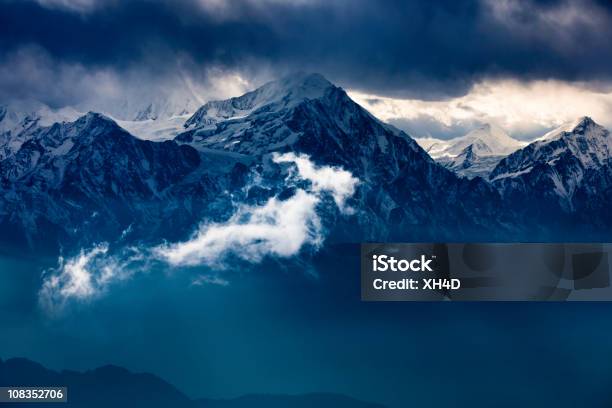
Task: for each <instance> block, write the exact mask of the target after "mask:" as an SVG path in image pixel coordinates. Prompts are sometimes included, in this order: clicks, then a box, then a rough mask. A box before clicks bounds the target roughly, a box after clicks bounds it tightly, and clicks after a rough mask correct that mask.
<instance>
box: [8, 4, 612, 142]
mask: <svg viewBox="0 0 612 408" xmlns="http://www.w3.org/2000/svg"><path fill="white" fill-rule="evenodd" d="M0 5H1V7H2V13H0V100H3V101H11V100H13V99H36V100H40V101H42V102H45V103H47V104H49V105H51V106H54V107H58V106H64V105H75V106H93V107H99V106H102V107H104V106H109V105H110V106H116V105H117V104H116V101H117V100H119V99H126V100H137V101H144V100H153V99H155V98H160V97H161V98H164V99H168V100H172V101H179V102H177V103H180V100H181V99H182V98H187V99H189V100H190V102H189V103H190V105H189V106H193V105H194V104H195V105H197V104H199V103H201V102H202V101H205V100H207V99H210V98H225V97H229V96H235V95H238V94H240V93H241V92H244V91H245V90H249V89H251V88H253V87H255V86H257V85H260V84H262V83H263V82H265V81H267V80H270V79H274V78H277V77H279V76H281V75H284V74H286V73H290V72H293V71H297V70H304V71H316V72H320V73H322V74H324V75H325V76H326V77H328V78H329V79H330V80H331V81H333V82H334V83H336V84H338V85H340V86H342V87H343V88H345V89H347V90H348V91H349V92H350V94H351V96H353V97H354V98H355V99H356V100H358V101H359V102H360V103H361V104H363V105H364V106H366V107H367V108H368V109H370V110H371V111H372V112H373V113H375V114H376V115H378V116H379V117H381V118H382V119H384V120H386V121H389V122H391V123H394V124H396V125H397V126H399V127H402V128H404V129H407V130H409V131H410V132H411V133H412V134H413V135H416V136H427V135H432V136H438V137H452V136H456V135H459V134H461V133H462V132H464V131H465V130H466V129H470V128H471V127H473V126H475V125H476V124H478V123H481V122H495V123H497V124H499V125H500V126H502V127H503V128H505V129H507V130H508V131H510V132H511V133H512V134H513V135H515V136H517V137H521V138H529V137H533V136H535V135H538V134H539V133H541V132H542V131H544V130H546V129H550V128H551V127H554V126H557V125H559V124H561V123H563V122H565V121H568V120H572V119H574V118H575V117H577V116H581V115H590V116H592V117H594V119H595V120H597V121H599V122H601V123H603V124H605V125H607V126H611V125H612V115H610V114H609V113H610V112H611V111H612V78H611V77H612V70H611V69H610V67H611V66H612V47H610V46H609V38H611V34H612V5H611V4H610V3H609V2H606V1H595V0H565V1H554V0H543V1H534V0H525V1H518V0H466V1H461V2H458V1H436V2H430V1H414V0H413V1H410V0H408V1H393V0H387V1H382V2H373V1H366V0H350V1H349V0H338V1H333V2H331V1H322V0H259V1H255V0H227V1H222V0H174V1H169V0H157V1H156V0H124V1H118V0H0Z"/></svg>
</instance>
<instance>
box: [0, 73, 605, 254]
mask: <svg viewBox="0 0 612 408" xmlns="http://www.w3.org/2000/svg"><path fill="white" fill-rule="evenodd" d="M11 112H13V111H10V110H9V109H8V108H6V107H5V108H3V110H0V132H2V133H0V242H2V244H3V245H6V246H9V247H19V248H21V247H23V248H30V249H31V248H38V249H48V250H50V251H57V250H58V248H60V247H66V246H70V245H86V244H89V245H91V243H92V242H97V241H100V240H107V241H109V240H110V241H113V240H117V237H121V239H125V240H132V241H141V240H148V241H160V240H174V239H181V238H185V237H187V236H189V235H190V234H192V233H193V230H194V227H195V226H196V225H198V224H200V223H202V222H216V221H224V220H227V219H228V218H230V217H231V216H232V215H233V214H234V213H235V211H236V208H238V207H239V206H240V205H251V206H252V205H261V204H262V203H264V202H265V201H266V200H268V199H269V198H271V197H283V196H285V197H287V196H291V194H292V192H291V189H289V190H288V186H287V185H286V184H285V179H286V177H287V174H288V173H287V172H288V171H289V170H288V169H286V168H285V167H284V166H281V165H279V164H278V163H275V162H274V161H273V160H272V157H273V155H274V154H275V153H276V154H279V153H288V152H293V153H296V154H304V155H308V157H309V158H310V160H311V161H312V162H313V163H315V164H316V165H319V166H332V167H335V168H342V169H344V170H346V171H349V172H351V174H352V175H353V176H354V177H356V178H357V179H358V180H359V183H358V185H357V189H356V191H355V193H354V194H353V196H352V197H351V198H350V199H349V202H348V205H349V206H350V207H351V208H352V209H353V210H354V211H352V213H351V214H343V213H342V212H341V211H339V209H338V208H335V207H334V206H333V205H325V203H324V204H323V205H322V206H321V208H319V214H320V216H321V220H322V222H323V224H324V228H325V230H326V232H327V239H328V240H331V241H334V242H346V241H350V242H359V241H376V240H379V241H384V240H404V241H445V240H446V241H457V240H460V241H474V240H480V241H499V240H510V241H520V240H533V239H542V240H551V239H552V240H555V239H563V238H564V239H569V240H582V241H589V240H593V239H605V238H607V237H609V231H610V228H609V227H610V226H612V218H611V217H610V215H608V213H609V211H608V208H610V207H609V204H610V198H611V197H612V192H611V191H612V190H611V187H610V186H611V185H612V184H611V181H612V171H611V169H610V138H609V133H608V131H607V130H605V129H604V128H602V127H601V126H599V125H597V124H596V123H594V122H593V121H592V120H591V119H589V118H586V117H585V118H581V119H580V120H578V121H577V122H576V123H574V124H572V125H569V126H565V127H564V128H563V129H562V130H559V131H558V132H552V133H551V134H549V135H546V137H543V138H541V139H539V140H537V141H535V142H533V143H530V144H528V145H525V143H523V142H519V141H517V140H514V139H512V138H511V137H509V136H508V135H507V134H505V133H504V132H503V131H502V130H501V129H499V128H497V127H495V126H492V125H485V126H482V127H480V128H478V129H475V130H474V131H472V132H470V133H468V134H467V135H465V136H463V137H461V138H457V139H455V140H453V141H452V142H440V141H434V142H431V140H430V142H431V143H429V144H428V143H425V142H423V140H419V143H417V141H415V139H413V138H412V137H411V136H410V135H408V134H406V133H405V132H403V131H401V130H399V129H397V128H395V127H393V126H390V125H388V124H385V123H383V122H381V121H380V120H378V119H377V118H375V117H374V116H373V115H372V114H371V113H369V112H368V111H367V110H365V109H364V108H362V107H361V106H359V105H358V104H356V103H355V102H354V101H353V100H351V98H350V97H349V96H348V95H347V94H346V92H345V91H344V90H343V89H342V88H339V87H337V86H335V85H333V84H332V83H330V82H329V81H328V80H327V79H325V78H324V77H323V76H321V75H319V74H304V73H300V74H295V75H292V76H289V77H286V78H283V79H280V80H278V81H273V82H270V83H268V84H265V85H263V86H262V87H260V88H258V89H256V90H254V91H252V92H248V93H246V94H244V95H242V96H239V97H235V98H231V99H228V100H223V101H210V102H207V103H205V104H204V105H202V106H201V107H200V108H199V109H197V110H196V112H195V113H194V114H193V115H191V116H190V117H187V116H186V115H185V117H184V118H185V121H184V123H183V125H182V127H181V130H178V129H179V128H173V129H175V130H173V132H174V133H171V134H170V135H169V136H167V137H159V138H161V139H163V138H172V136H174V135H175V134H176V136H175V137H174V138H173V139H172V140H164V141H151V140H142V138H138V137H135V136H134V135H132V134H131V133H130V132H129V131H128V130H126V129H125V128H124V127H122V126H121V124H122V122H121V121H119V122H117V121H116V120H113V119H112V118H111V117H108V116H105V115H102V114H99V113H94V112H90V113H87V114H84V115H82V116H80V117H75V116H78V114H76V112H75V111H74V110H68V109H64V110H63V111H61V112H47V113H46V114H45V115H38V117H37V116H36V114H34V115H32V114H28V113H25V112H13V113H11ZM175 119H176V118H175ZM151 121H152V119H150V118H146V120H144V121H141V123H142V128H143V129H144V128H146V126H147V125H146V124H147V123H150V122H151ZM177 121H178V120H177ZM126 127H129V126H126ZM160 129H161V130H160ZM157 130H159V131H160V132H161V133H164V130H163V126H162V127H161V128H157ZM157 136H160V135H159V134H158V135H157ZM162 136H163V135H162ZM421 146H425V147H426V149H424V148H423V147H421ZM126 231H127V232H129V234H127V233H126Z"/></svg>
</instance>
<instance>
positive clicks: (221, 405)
mask: <svg viewBox="0 0 612 408" xmlns="http://www.w3.org/2000/svg"><path fill="white" fill-rule="evenodd" d="M196 402H197V404H198V405H197V406H198V408H247V407H248V408H264V407H265V408H287V407H291V408H311V407H313V408H314V407H318V408H325V407H334V408H384V406H383V405H380V404H374V403H370V402H364V401H359V400H356V399H353V398H350V397H346V396H344V395H339V394H330V393H314V394H303V395H267V394H252V395H245V396H243V397H239V398H234V399H228V400H211V399H201V400H197V401H196Z"/></svg>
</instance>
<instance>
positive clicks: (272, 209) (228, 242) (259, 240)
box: [153, 153, 358, 267]
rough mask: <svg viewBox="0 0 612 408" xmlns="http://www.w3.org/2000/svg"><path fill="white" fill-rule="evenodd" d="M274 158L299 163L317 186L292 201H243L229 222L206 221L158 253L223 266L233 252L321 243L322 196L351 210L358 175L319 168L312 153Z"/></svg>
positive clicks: (288, 250) (285, 250) (258, 254)
mask: <svg viewBox="0 0 612 408" xmlns="http://www.w3.org/2000/svg"><path fill="white" fill-rule="evenodd" d="M273 161H274V162H275V163H295V165H296V168H297V174H298V176H299V177H300V178H301V179H304V180H308V181H310V182H311V187H310V188H308V189H301V188H298V189H296V192H295V194H294V195H293V196H292V197H290V198H288V199H286V200H279V199H278V198H277V197H272V198H270V199H269V200H268V201H267V202H266V203H265V204H264V205H262V206H246V205H243V206H241V207H239V209H238V211H237V212H236V214H234V216H232V217H231V218H230V219H229V220H228V221H226V222H224V223H213V224H204V225H202V226H201V227H200V228H199V230H198V231H197V232H196V233H195V235H194V236H193V237H192V238H191V239H189V240H188V241H185V242H179V243H174V244H165V245H161V246H159V247H157V248H155V249H154V251H153V252H154V254H156V255H157V256H158V257H159V258H160V259H162V260H164V261H166V262H168V263H169V264H171V265H200V264H206V265H209V266H213V267H219V266H221V265H222V261H223V259H224V258H225V257H226V256H227V255H229V254H232V255H234V256H236V257H238V258H241V259H244V260H246V261H249V262H259V261H261V260H262V258H264V257H265V256H267V255H272V256H278V257H290V256H293V255H296V254H297V253H298V252H299V251H300V249H301V248H302V247H303V246H304V245H311V246H313V247H318V246H319V245H320V244H321V242H322V241H323V236H322V228H321V221H320V218H319V216H318V214H317V212H316V207H317V205H318V204H319V203H320V202H321V199H322V196H323V195H324V194H330V195H331V196H332V197H333V199H334V201H335V203H336V205H338V207H339V208H340V210H342V211H345V212H347V211H348V209H346V208H345V201H346V199H347V198H348V197H350V196H351V195H352V194H353V193H354V191H355V186H356V185H357V182H358V180H357V179H356V178H354V177H353V176H352V174H351V173H350V172H348V171H345V170H342V169H340V168H336V167H331V166H321V167H317V166H315V165H314V164H313V163H312V162H311V161H310V159H309V158H308V156H306V155H296V154H294V153H286V154H283V155H278V154H276V155H275V156H274V157H273ZM287 181H289V180H287Z"/></svg>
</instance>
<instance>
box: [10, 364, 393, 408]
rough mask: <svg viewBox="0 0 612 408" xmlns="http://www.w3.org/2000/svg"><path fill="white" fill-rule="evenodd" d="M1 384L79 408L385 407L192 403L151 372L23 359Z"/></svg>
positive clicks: (315, 399)
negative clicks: (52, 366) (63, 394)
mask: <svg viewBox="0 0 612 408" xmlns="http://www.w3.org/2000/svg"><path fill="white" fill-rule="evenodd" d="M0 386H2V387H5V386H10V387H19V386H23V387H25V386H28V387H32V386H34V387H43V386H47V387H67V389H68V392H67V396H68V402H67V403H64V404H57V405H58V406H59V405H61V406H66V407H74V408H79V407H83V408H96V407H104V408H107V407H111V406H114V407H132V408H139V407H143V408H145V407H146V408H156V407H160V408H161V407H164V408H167V407H173V408H264V407H265V408H275V407H278V408H281V407H295V408H326V407H329V408H332V407H333V408H384V407H383V406H382V405H379V404H374V403H369V402H364V401H359V400H356V399H353V398H350V397H347V396H344V395H341V394H332V393H313V394H303V395H273V394H268V395H266V394H251V395H245V396H242V397H238V398H234V399H209V398H207V399H204V398H202V399H191V398H189V397H187V396H186V395H185V394H183V393H182V392H180V391H179V390H177V389H176V388H175V387H174V386H173V385H171V384H169V383H167V382H166V381H164V380H162V379H161V378H159V377H157V376H155V375H152V374H148V373H132V372H130V371H128V370H126V369H125V368H122V367H117V366H112V365H107V366H103V367H99V368H96V369H93V370H88V371H85V372H79V371H74V370H63V371H53V370H49V369H47V368H45V367H43V366H42V365H40V364H38V363H35V362H33V361H30V360H27V359H23V358H13V359H8V360H4V361H3V360H1V359H0ZM14 405H20V404H14ZM54 405H55V404H54ZM6 406H7V407H8V406H12V404H6Z"/></svg>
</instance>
